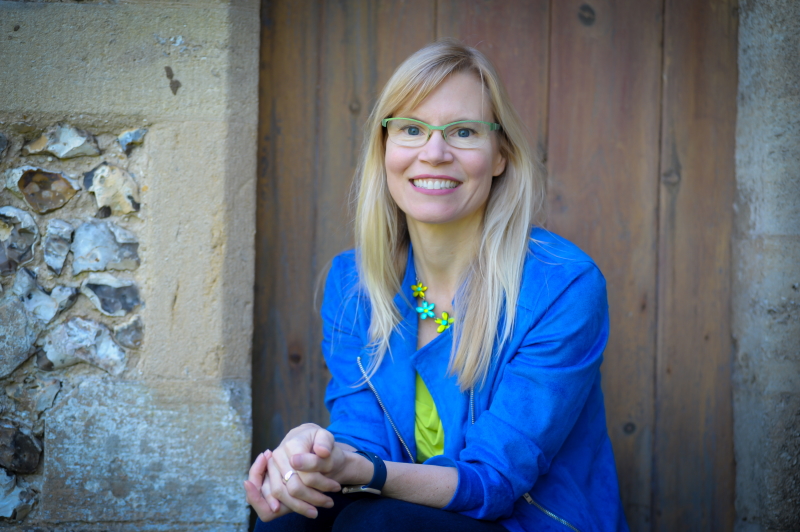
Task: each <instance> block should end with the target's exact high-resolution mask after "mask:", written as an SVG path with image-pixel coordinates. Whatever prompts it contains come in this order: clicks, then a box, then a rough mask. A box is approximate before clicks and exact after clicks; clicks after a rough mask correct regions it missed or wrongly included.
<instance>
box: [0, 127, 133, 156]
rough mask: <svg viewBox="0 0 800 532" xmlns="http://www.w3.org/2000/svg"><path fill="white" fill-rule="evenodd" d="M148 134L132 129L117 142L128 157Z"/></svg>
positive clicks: (118, 138) (125, 132) (123, 133)
mask: <svg viewBox="0 0 800 532" xmlns="http://www.w3.org/2000/svg"><path fill="white" fill-rule="evenodd" d="M146 134H147V129H144V128H142V129H131V130H129V131H124V132H122V133H121V134H120V136H119V137H117V141H119V145H120V147H121V148H122V151H124V152H125V154H126V155H130V153H131V150H133V146H134V145H135V144H141V143H142V142H144V136H145V135H146ZM0 151H1V150H0Z"/></svg>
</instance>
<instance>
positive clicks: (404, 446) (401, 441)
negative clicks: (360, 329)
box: [356, 357, 417, 464]
mask: <svg viewBox="0 0 800 532" xmlns="http://www.w3.org/2000/svg"><path fill="white" fill-rule="evenodd" d="M356 362H358V369H360V370H361V374H362V375H363V376H364V380H365V381H367V385H369V389H370V390H372V393H374V394H375V398H376V399H377V400H378V404H379V405H381V410H383V413H384V414H385V415H386V419H388V420H389V424H390V425H391V426H392V428H393V429H394V433H395V434H397V438H398V439H399V440H400V443H402V444H403V449H405V450H406V452H407V453H408V457H409V458H410V459H411V463H412V464H415V463H417V461H416V460H414V457H413V456H412V455H411V451H409V450H408V445H406V442H405V440H404V439H403V437H402V436H401V435H400V431H399V430H397V426H396V425H395V424H394V421H393V420H392V416H390V415H389V411H388V410H386V407H385V406H384V405H383V401H382V400H381V396H380V395H379V394H378V390H376V389H375V386H373V385H372V381H370V380H369V377H368V376H367V372H366V371H364V366H362V365H361V357H358V358H357V359H356Z"/></svg>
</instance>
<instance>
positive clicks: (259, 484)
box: [244, 450, 291, 523]
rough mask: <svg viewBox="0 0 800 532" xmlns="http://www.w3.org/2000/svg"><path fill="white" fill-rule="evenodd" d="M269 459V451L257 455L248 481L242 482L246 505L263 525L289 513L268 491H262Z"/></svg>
mask: <svg viewBox="0 0 800 532" xmlns="http://www.w3.org/2000/svg"><path fill="white" fill-rule="evenodd" d="M270 459H272V452H271V451H269V450H266V451H264V452H263V453H261V454H259V455H258V456H257V457H256V460H255V462H253V465H252V466H251V467H250V474H249V476H248V479H247V480H245V481H244V491H245V493H246V495H247V503H248V504H249V505H250V506H252V507H253V509H254V510H255V511H256V514H258V518H259V519H261V520H262V521H264V522H265V523H266V522H269V521H272V520H273V519H275V518H277V517H280V516H282V515H286V514H288V513H289V512H291V510H290V509H289V508H288V507H287V506H285V505H283V504H281V503H280V501H278V500H277V499H276V498H274V497H273V496H272V495H271V494H270V493H269V491H266V492H265V491H264V490H263V489H262V488H263V486H264V483H265V481H266V483H267V484H269V478H268V475H267V468H268V464H269V460H270Z"/></svg>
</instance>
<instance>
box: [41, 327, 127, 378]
mask: <svg viewBox="0 0 800 532" xmlns="http://www.w3.org/2000/svg"><path fill="white" fill-rule="evenodd" d="M43 350H44V352H45V356H46V357H47V359H48V360H49V361H50V363H51V364H52V365H53V366H52V369H59V368H63V367H66V366H70V365H72V364H75V363H77V362H79V361H81V360H82V361H84V362H88V363H89V364H92V365H93V366H97V367H98V368H100V369H102V370H105V371H107V372H108V373H110V374H112V375H119V374H120V373H122V372H123V371H124V370H125V351H124V350H123V349H122V348H121V347H120V346H118V345H117V344H116V342H114V340H113V339H112V337H111V331H109V330H108V328H107V327H106V326H105V325H103V324H102V323H98V322H96V321H94V320H87V319H84V318H79V317H74V318H70V319H69V320H67V321H66V322H64V323H61V324H59V325H58V326H57V327H56V328H55V329H53V330H52V331H50V333H49V334H48V335H47V337H46V338H45V341H44V346H43Z"/></svg>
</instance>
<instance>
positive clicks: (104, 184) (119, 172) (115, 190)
mask: <svg viewBox="0 0 800 532" xmlns="http://www.w3.org/2000/svg"><path fill="white" fill-rule="evenodd" d="M83 187H84V188H85V189H86V190H88V191H89V192H91V193H93V194H94V198H95V201H97V208H98V209H101V210H102V209H103V208H104V207H107V208H108V214H113V215H117V216H118V215H120V214H129V213H132V212H137V211H138V210H139V208H140V207H141V205H140V200H139V186H138V185H137V184H136V181H134V180H133V177H132V176H131V174H129V173H128V172H126V171H125V170H123V169H122V168H120V167H118V166H112V165H110V164H108V163H102V164H101V165H99V166H97V167H96V168H95V169H94V170H91V171H89V172H86V174H85V175H84V176H83ZM105 217H107V216H101V218H105Z"/></svg>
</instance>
